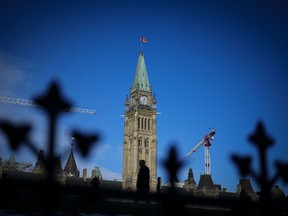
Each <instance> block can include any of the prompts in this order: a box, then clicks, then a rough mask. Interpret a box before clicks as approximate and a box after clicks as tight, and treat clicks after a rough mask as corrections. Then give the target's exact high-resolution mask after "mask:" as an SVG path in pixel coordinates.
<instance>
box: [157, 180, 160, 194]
mask: <svg viewBox="0 0 288 216" xmlns="http://www.w3.org/2000/svg"><path fill="white" fill-rule="evenodd" d="M160 192H161V177H158V178H157V194H160Z"/></svg>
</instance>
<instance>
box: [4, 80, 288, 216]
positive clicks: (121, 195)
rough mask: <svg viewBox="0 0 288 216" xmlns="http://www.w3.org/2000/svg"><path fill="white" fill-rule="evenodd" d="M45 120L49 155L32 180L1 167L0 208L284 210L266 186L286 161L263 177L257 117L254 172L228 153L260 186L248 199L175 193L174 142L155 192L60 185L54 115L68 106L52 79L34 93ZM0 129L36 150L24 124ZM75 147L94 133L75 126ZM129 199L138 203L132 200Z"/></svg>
mask: <svg viewBox="0 0 288 216" xmlns="http://www.w3.org/2000/svg"><path fill="white" fill-rule="evenodd" d="M35 101H36V102H37V103H38V104H39V105H41V106H42V107H43V108H44V109H45V111H46V113H47V115H48V119H49V131H48V134H49V140H48V143H49V154H48V158H47V159H45V161H44V162H45V167H46V170H47V173H46V174H47V175H46V176H45V178H39V179H38V180H37V181H31V180H29V179H13V178H5V170H4V171H3V169H2V170H1V175H2V176H1V177H2V178H1V180H0V209H1V211H0V213H1V214H19V215H86V214H89V215H90V214H91V215H199V216H201V215H203V216H204V215H216V216H217V215H233V216H235V215H245V216H246V215H263V214H265V215H267V214H268V215H273V216H276V215H281V216H283V215H288V201H287V197H286V199H282V200H276V199H272V196H271V189H272V186H273V185H274V184H275V182H276V181H277V180H278V179H279V178H282V179H283V180H284V181H285V182H286V183H287V182H288V164H285V163H282V162H280V161H277V162H276V163H275V164H276V169H277V172H276V174H275V176H274V177H272V178H271V179H270V178H268V176H269V175H268V173H267V164H266V161H267V160H266V153H267V150H268V147H271V146H272V144H273V139H272V138H270V137H269V136H267V134H266V132H265V128H264V125H263V123H262V122H258V123H257V126H256V130H255V132H254V133H253V134H251V135H250V136H249V140H250V141H251V142H252V143H253V144H254V145H255V147H256V148H257V149H258V150H259V156H260V164H261V166H260V170H261V172H260V174H258V175H257V174H256V172H255V171H253V170H252V168H251V161H252V158H250V157H249V156H239V155H232V156H231V159H232V161H233V162H234V163H235V164H236V166H237V168H238V169H239V172H240V174H241V175H242V176H247V175H250V176H252V177H253V178H254V179H255V180H256V181H257V182H258V183H259V185H260V186H261V190H260V193H259V200H258V201H253V200H248V199H242V198H241V196H240V197H238V196H237V197H227V196H223V197H222V196H218V198H217V199H215V198H207V197H199V196H194V195H193V194H192V193H191V194H189V193H186V194H185V193H179V191H178V190H177V189H176V188H175V185H174V180H175V176H177V172H178V170H179V169H180V167H181V162H180V161H179V160H178V158H177V154H176V147H174V146H172V147H171V149H170V150H169V154H168V155H169V157H168V158H167V160H166V161H165V163H164V164H165V166H166V169H167V173H168V176H169V177H170V183H171V186H170V187H169V188H168V189H167V190H165V191H161V192H159V191H158V193H156V192H155V193H152V192H151V193H148V194H145V195H141V196H140V195H139V194H137V193H135V192H128V191H121V190H114V189H108V188H101V187H98V188H97V187H96V188H92V187H86V186H83V185H68V184H61V183H60V182H59V181H57V180H56V176H55V155H54V148H55V142H54V138H55V131H56V127H57V124H56V120H57V118H58V116H59V114H60V113H61V112H63V111H64V112H65V110H67V109H69V107H70V104H69V103H68V102H66V101H65V99H64V98H63V97H62V95H61V92H60V90H59V86H58V84H57V82H53V83H52V84H51V86H50V88H49V90H48V92H47V94H46V95H44V96H42V97H37V98H35ZM0 129H1V131H2V132H3V134H5V135H6V136H7V138H8V140H9V143H10V146H11V148H12V149H13V150H15V151H17V150H18V149H19V146H20V145H26V146H27V147H28V148H30V149H31V150H32V151H33V152H34V153H35V154H36V155H37V154H38V150H37V148H36V147H35V145H33V143H32V142H31V141H30V140H29V139H28V134H29V132H30V130H31V127H30V126H29V125H26V124H24V125H15V124H12V123H10V122H7V121H0ZM73 136H74V137H75V138H76V139H77V141H78V142H77V144H78V146H77V147H78V149H79V151H80V152H81V154H82V155H83V156H84V157H85V156H86V155H87V153H88V152H89V149H90V148H91V146H92V145H94V144H96V143H97V141H98V140H99V138H100V136H99V134H97V133H95V134H83V133H80V132H79V131H75V132H74V133H73ZM135 200H140V202H137V203H135V202H134V201H135Z"/></svg>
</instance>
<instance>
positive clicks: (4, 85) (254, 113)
mask: <svg viewBox="0 0 288 216" xmlns="http://www.w3.org/2000/svg"><path fill="white" fill-rule="evenodd" d="M287 10H288V4H287V1H237V0H236V1H169V2H167V1H149V0H148V1H89V0H86V1H66V0H62V1H53V0H52V1H31V0H26V1H20V0H19V1H17V0H9V1H6V0H4V1H3V0H1V1H0V32H1V34H0V81H1V84H0V95H3V96H9V97H18V98H24V99H32V98H34V97H35V96H38V95H40V94H43V93H44V92H45V91H46V89H47V88H48V85H49V84H50V83H51V81H52V80H57V81H58V82H59V83H60V84H61V91H62V93H63V94H64V95H65V96H66V98H67V99H68V100H70V101H71V102H72V103H73V106H74V107H81V108H88V109H95V110H96V111H97V114H96V115H90V114H83V113H69V114H68V113H66V114H63V116H61V118H60V119H59V122H58V123H59V124H58V130H57V144H58V148H57V154H59V155H61V158H62V160H63V163H62V166H63V167H64V165H65V162H66V160H67V158H68V155H69V152H70V143H71V140H70V139H71V137H69V132H70V131H71V130H73V129H74V128H78V129H80V130H83V131H85V132H87V133H90V132H91V133H92V132H98V133H100V134H101V142H100V143H99V145H98V146H95V147H94V148H93V149H92V151H91V152H90V154H89V158H87V159H85V160H84V159H82V158H81V157H80V155H79V154H78V153H77V152H75V156H76V160H77V164H78V168H79V170H80V172H81V173H82V170H83V168H88V174H90V173H91V171H92V169H93V168H94V167H95V166H100V167H101V170H102V174H103V178H104V179H105V178H106V179H120V178H121V172H122V145H123V134H124V119H123V118H121V117H120V115H121V114H123V113H124V103H125V98H126V95H128V94H129V89H130V86H131V85H132V82H133V78H134V73H135V70H136V64H137V58H138V53H139V51H140V45H141V44H140V41H139V38H140V37H141V36H144V37H146V38H147V39H148V40H149V42H148V43H147V44H146V43H145V44H143V47H142V48H143V51H144V56H145V62H146V67H147V71H148V76H149V81H150V84H151V85H152V91H153V93H156V97H157V109H158V112H161V113H162V114H161V115H158V121H157V123H158V125H157V133H158V170H157V173H158V176H161V177H163V181H164V182H165V181H166V180H167V178H166V173H165V171H164V169H163V166H162V160H163V159H165V158H166V157H167V150H168V149H169V147H170V146H171V145H172V144H175V145H177V147H178V153H179V157H180V158H182V159H183V160H184V159H185V154H186V153H187V152H188V151H190V150H191V149H192V148H193V147H194V146H195V145H196V144H197V143H198V142H199V141H200V140H201V139H202V138H203V136H204V135H205V134H206V133H208V132H209V128H211V127H214V128H215V129H216V132H217V133H216V135H215V139H214V141H213V142H212V146H211V148H210V154H211V174H212V179H213V181H214V183H216V184H221V186H222V187H225V188H227V189H228V191H231V192H235V191H236V185H237V184H238V183H239V178H240V176H239V175H238V172H237V170H236V167H235V165H234V164H233V163H232V161H231V160H230V155H231V154H233V153H237V154H240V155H250V156H253V157H254V159H253V168H254V169H255V170H256V171H257V172H260V169H259V162H258V155H257V150H256V149H255V148H254V147H253V146H252V145H251V143H250V142H249V141H248V139H247V137H248V135H249V134H251V133H252V132H254V130H255V127H256V123H257V121H258V120H262V121H263V122H264V125H265V128H266V130H267V132H268V134H269V135H270V136H271V137H273V138H274V139H275V145H274V147H273V148H271V149H269V152H268V159H269V162H268V163H269V168H270V176H273V175H274V174H275V170H274V162H275V160H282V161H284V162H288V161H287V152H288V151H287V150H288V147H287V134H288V124H287V121H288V114H287V110H288V101H287V95H286V94H287V93H288V86H287V81H288V61H287V59H288V40H287V38H288V14H287ZM0 118H1V119H9V120H11V121H12V122H17V123H18V122H19V123H20V122H28V123H30V124H32V125H33V133H32V134H31V139H32V140H33V142H34V143H37V147H38V148H39V149H40V148H42V149H44V150H45V148H47V146H46V142H47V141H46V136H47V125H46V124H47V123H46V118H45V116H44V115H43V112H42V111H41V110H39V109H33V108H31V107H26V106H20V105H11V104H4V103H1V104H0ZM65 132H68V135H65ZM0 142H1V147H0V155H1V156H2V158H4V159H8V158H9V156H10V154H11V150H10V149H9V148H8V146H7V141H6V139H5V137H4V136H3V135H2V134H1V135H0ZM13 154H14V155H15V158H16V160H18V161H31V162H32V163H35V161H36V157H35V156H31V152H30V151H29V150H28V149H27V148H25V147H24V148H22V149H21V152H18V153H13ZM189 167H192V169H193V173H194V178H195V180H196V183H197V184H198V181H199V178H200V174H203V173H204V149H203V147H202V148H200V149H198V150H197V152H196V153H195V154H194V155H192V156H190V157H189V158H187V159H185V165H184V166H183V167H182V169H181V170H180V172H179V173H178V178H179V180H180V181H181V182H183V181H184V180H185V179H187V176H188V169H189ZM248 178H249V177H248ZM251 181H252V185H253V188H254V190H255V191H259V187H258V185H257V183H256V182H254V181H253V179H251ZM277 184H279V185H280V187H281V188H282V189H283V190H284V191H285V193H286V195H287V194H288V188H287V185H284V184H283V182H282V181H278V182H277Z"/></svg>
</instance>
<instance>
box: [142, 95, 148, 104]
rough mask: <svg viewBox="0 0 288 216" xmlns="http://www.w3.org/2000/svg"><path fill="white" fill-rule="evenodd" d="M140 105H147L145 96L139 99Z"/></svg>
mask: <svg viewBox="0 0 288 216" xmlns="http://www.w3.org/2000/svg"><path fill="white" fill-rule="evenodd" d="M140 103H141V104H144V105H146V104H147V103H148V101H147V97H145V96H142V97H140Z"/></svg>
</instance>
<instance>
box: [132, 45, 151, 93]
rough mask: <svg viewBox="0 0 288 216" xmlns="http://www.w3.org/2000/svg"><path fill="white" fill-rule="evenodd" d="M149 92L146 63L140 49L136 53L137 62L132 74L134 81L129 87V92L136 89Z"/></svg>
mask: <svg viewBox="0 0 288 216" xmlns="http://www.w3.org/2000/svg"><path fill="white" fill-rule="evenodd" d="M137 89H138V90H141V91H146V92H151V86H150V83H149V78H148V74H147V70H146V64H145V60H144V53H143V51H142V50H140V52H139V55H138V62H137V67H136V72H135V76H134V81H133V84H132V86H131V89H130V93H132V92H134V91H136V90H137Z"/></svg>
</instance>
